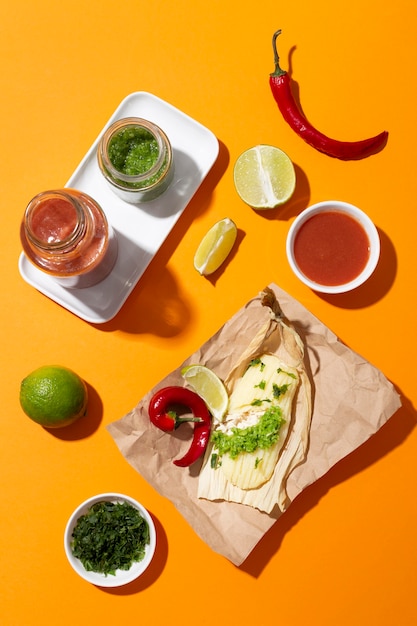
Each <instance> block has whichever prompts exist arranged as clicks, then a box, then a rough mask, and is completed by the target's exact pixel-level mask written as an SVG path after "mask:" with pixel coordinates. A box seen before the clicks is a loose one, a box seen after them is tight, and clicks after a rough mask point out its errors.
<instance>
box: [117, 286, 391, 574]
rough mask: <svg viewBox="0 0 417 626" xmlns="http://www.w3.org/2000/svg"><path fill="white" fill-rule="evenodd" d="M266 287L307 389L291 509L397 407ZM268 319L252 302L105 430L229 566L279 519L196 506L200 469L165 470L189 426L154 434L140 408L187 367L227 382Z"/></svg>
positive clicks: (320, 327) (314, 323)
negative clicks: (288, 330) (200, 367)
mask: <svg viewBox="0 0 417 626" xmlns="http://www.w3.org/2000/svg"><path fill="white" fill-rule="evenodd" d="M269 286H270V287H271V289H273V291H274V292H275V294H276V296H277V299H278V301H279V303H280V306H281V309H282V311H283V313H284V315H285V316H286V317H287V318H288V319H289V320H290V321H291V322H292V323H293V324H294V326H295V327H296V330H297V332H298V333H299V334H300V336H301V337H302V338H303V339H304V341H305V344H306V348H307V365H308V366H309V368H310V374H311V381H312V386H313V416H312V422H311V431H310V443H309V450H308V454H307V458H306V460H305V461H304V463H302V464H301V465H299V466H298V467H296V468H295V469H294V470H293V472H292V473H291V474H290V476H289V478H288V481H287V493H288V496H289V499H290V501H292V500H294V498H295V497H296V496H298V495H299V494H300V493H301V492H302V491H303V489H305V488H306V487H307V486H308V485H310V484H312V483H313V482H314V481H316V480H318V479H319V478H320V477H321V476H323V475H324V474H325V473H326V472H327V471H328V470H329V469H330V468H331V467H332V466H333V465H334V464H335V463H337V462H338V461H340V460H341V459H342V458H344V457H345V456H347V455H348V454H350V453H351V452H352V451H353V450H355V449H356V448H357V447H359V446H360V445H362V444H363V443H364V442H365V441H366V440H367V439H368V438H369V437H370V436H371V435H373V434H374V433H375V432H377V431H378V429H379V428H381V426H383V424H384V423H385V422H386V421H387V420H388V419H389V418H390V417H391V416H392V415H393V414H394V413H395V411H396V410H397V409H398V408H399V407H400V406H401V400H400V397H399V395H398V394H397V392H396V391H395V390H394V388H393V386H392V384H391V383H390V382H389V381H388V380H387V379H386V378H385V376H384V375H383V374H382V373H381V372H380V371H379V370H378V369H376V368H375V367H374V366H372V365H371V364H370V363H368V362H367V361H366V360H365V359H363V358H362V357H361V356H360V355H358V354H357V353H355V352H353V351H352V350H350V349H349V348H348V347H347V346H346V345H344V344H343V343H341V342H340V341H339V339H338V338H337V337H336V336H335V335H334V333H333V332H332V331H331V330H329V329H328V328H327V327H326V326H325V325H324V324H322V323H321V322H320V321H319V320H318V319H317V318H316V317H314V316H313V315H312V314H311V313H310V312H309V311H308V310H307V309H306V308H305V307H304V306H303V305H302V304H300V303H299V302H297V301H296V300H294V299H293V298H292V297H290V296H289V295H288V294H287V293H285V292H284V291H283V290H282V289H280V288H279V287H278V286H277V285H275V284H271V285H269ZM268 316H269V311H268V310H267V308H265V307H263V306H261V304H260V297H259V295H257V296H255V297H254V298H253V299H252V300H250V301H249V302H248V303H247V304H246V305H245V306H244V307H242V308H241V309H240V310H239V311H238V312H237V313H236V314H235V315H234V316H233V317H232V318H231V319H230V320H229V321H228V322H226V323H225V324H224V326H222V327H221V328H220V329H219V330H218V332H217V333H216V334H215V335H213V337H211V338H210V339H209V340H208V341H207V342H206V343H205V344H204V345H202V346H201V347H200V349H199V350H197V352H195V353H194V354H192V355H190V356H189V357H188V358H187V359H186V361H184V362H183V363H181V364H180V365H179V367H178V369H176V370H175V371H173V372H171V374H169V375H168V376H167V377H166V378H165V379H164V380H162V381H160V382H159V383H158V384H157V385H156V386H155V387H154V388H153V389H152V390H150V391H149V392H148V393H147V394H146V396H145V397H144V398H142V400H141V401H140V402H139V403H138V404H137V406H136V407H135V408H134V409H133V410H132V411H130V412H129V413H128V414H127V415H125V416H124V417H123V418H122V419H120V420H118V421H116V422H113V423H111V424H109V425H108V427H107V429H108V431H109V433H110V434H111V436H112V437H113V439H114V441H115V443H116V445H117V446H118V448H119V450H120V452H121V453H122V454H123V456H124V457H125V458H126V460H127V461H128V462H129V463H130V464H131V465H132V466H133V467H134V468H135V469H136V470H137V471H138V472H139V473H140V474H141V475H142V476H143V477H144V478H145V479H146V480H147V481H148V482H149V483H150V484H151V485H152V486H153V487H154V488H155V489H156V490H157V491H158V492H159V493H160V494H161V495H162V496H165V497H166V498H168V499H169V500H170V501H171V502H172V503H173V504H174V506H175V507H176V508H177V509H178V511H179V512H180V513H181V514H182V515H183V517H184V518H185V519H186V520H187V521H188V523H189V524H190V526H191V527H192V528H193V529H194V531H195V532H196V533H197V534H198V535H199V536H200V537H201V538H202V539H203V540H204V541H205V542H206V543H207V544H208V545H209V546H210V547H211V548H212V549H213V550H214V551H216V552H218V553H220V554H222V555H223V556H224V557H226V558H227V559H229V560H230V561H231V562H232V563H234V564H235V565H240V564H241V563H243V561H244V560H245V559H246V558H247V556H248V555H249V554H250V552H251V551H252V550H253V548H254V547H255V546H256V544H257V543H258V542H259V541H260V539H261V538H262V537H263V535H264V534H265V533H266V532H267V530H268V529H269V528H270V527H271V526H272V525H273V524H274V523H275V521H276V520H277V519H278V517H279V516H280V515H282V513H281V511H279V510H278V508H277V509H276V510H275V509H274V510H273V511H272V513H271V514H269V515H268V514H266V513H262V512H260V511H259V510H258V509H254V508H252V507H249V506H244V505H241V504H236V503H232V502H209V501H206V500H202V499H198V498H197V495H196V494H197V485H198V473H199V470H200V467H201V463H200V462H198V463H195V464H194V465H193V466H191V467H190V468H188V469H187V468H186V469H184V468H179V467H177V466H175V465H174V464H173V463H172V462H171V461H172V460H173V459H174V458H179V457H180V456H182V454H183V453H184V452H185V451H186V449H187V446H188V445H189V443H190V437H191V430H189V429H188V425H182V426H181V428H179V429H178V430H177V431H175V433H174V434H171V433H164V432H162V431H160V430H158V429H157V428H155V427H154V426H152V425H151V424H150V422H149V417H148V413H147V407H148V403H149V400H150V398H151V397H152V395H153V394H154V393H155V391H157V390H158V389H160V388H162V387H165V386H167V385H176V384H179V385H183V384H184V381H183V378H182V377H181V373H180V371H181V368H182V367H184V365H187V364H189V363H201V364H204V365H206V366H207V367H210V368H211V369H213V370H214V371H215V372H216V373H217V375H218V376H219V377H220V378H222V379H224V378H226V376H227V374H228V372H229V371H230V370H231V369H232V367H233V365H234V363H235V361H236V359H237V358H238V356H239V355H240V353H241V352H243V351H244V350H245V348H246V346H247V345H248V343H250V340H251V338H252V337H253V335H254V334H255V333H256V332H257V330H259V328H260V327H261V326H262V325H263V324H264V323H265V321H266V320H267V319H268ZM191 428H192V427H191V426H190V429H191Z"/></svg>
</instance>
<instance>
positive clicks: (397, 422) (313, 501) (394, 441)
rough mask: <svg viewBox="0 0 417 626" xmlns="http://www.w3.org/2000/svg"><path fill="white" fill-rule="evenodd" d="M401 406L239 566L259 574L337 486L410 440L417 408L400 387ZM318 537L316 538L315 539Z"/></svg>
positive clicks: (308, 491)
mask: <svg viewBox="0 0 417 626" xmlns="http://www.w3.org/2000/svg"><path fill="white" fill-rule="evenodd" d="M397 392H398V393H400V395H401V399H402V403H403V404H402V407H401V408H400V409H399V410H398V411H397V412H396V413H395V414H394V415H393V416H392V417H391V419H389V420H388V422H387V423H386V424H385V425H384V426H383V427H382V428H381V429H380V430H379V431H378V432H377V433H376V434H375V435H373V436H372V437H371V438H370V439H368V441H366V442H365V443H364V444H363V445H362V446H360V447H359V448H358V449H357V450H355V451H354V452H352V453H351V454H349V455H348V456H347V457H345V458H344V459H342V460H341V461H339V463H337V464H336V465H335V466H334V467H333V468H331V469H330V470H329V471H328V472H327V474H325V475H324V476H323V477H322V478H320V479H319V480H317V481H316V482H315V483H313V484H312V485H310V486H309V487H307V488H306V489H305V490H304V491H303V492H302V493H301V494H300V495H299V496H298V497H297V498H296V499H295V500H294V501H293V502H292V503H291V506H290V507H289V508H288V510H287V511H286V512H285V513H284V514H283V515H282V516H281V517H280V518H279V519H278V520H277V522H276V523H275V524H274V526H272V528H271V529H270V530H269V531H268V533H267V534H266V535H265V536H264V537H263V538H262V539H261V541H260V542H259V544H258V545H257V546H256V548H255V549H254V550H253V551H252V553H251V554H250V555H249V556H248V558H247V559H246V561H245V562H244V563H243V564H242V565H241V566H240V568H239V569H241V570H243V571H245V572H247V573H248V574H250V575H251V576H254V577H258V576H259V575H260V574H261V572H262V570H263V569H264V568H265V567H266V565H267V563H268V561H269V560H270V559H271V558H272V556H273V555H274V554H275V553H276V552H277V551H278V550H279V548H280V546H281V544H282V542H283V540H284V537H285V535H286V534H287V533H288V532H289V531H290V530H291V528H292V527H293V526H296V525H297V523H298V522H299V521H300V520H301V519H302V518H303V517H304V516H305V515H306V514H307V513H308V512H309V511H310V510H311V509H313V508H314V507H315V506H317V504H318V503H319V502H320V500H321V499H322V498H323V497H324V496H325V495H326V493H328V492H329V491H330V490H331V489H332V488H333V487H335V486H336V485H338V484H340V483H343V482H344V481H346V480H348V479H349V478H351V477H352V476H355V475H356V474H359V473H360V472H362V471H363V470H365V469H366V468H367V467H370V466H371V465H373V464H374V463H376V462H377V461H378V460H379V459H381V458H383V457H384V456H385V455H386V454H388V453H389V452H390V451H391V450H393V449H394V448H396V447H398V446H399V445H401V443H402V442H403V441H405V440H406V439H407V437H408V436H409V435H410V433H411V432H412V430H413V429H414V428H415V426H416V424H417V411H416V410H415V409H414V407H413V406H412V403H411V401H410V400H408V398H405V397H404V396H403V395H402V394H401V392H400V390H399V389H397ZM316 539H317V538H314V541H316Z"/></svg>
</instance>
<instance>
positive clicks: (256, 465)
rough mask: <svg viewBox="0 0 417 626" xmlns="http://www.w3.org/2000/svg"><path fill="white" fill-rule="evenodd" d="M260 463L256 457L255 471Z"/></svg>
mask: <svg viewBox="0 0 417 626" xmlns="http://www.w3.org/2000/svg"><path fill="white" fill-rule="evenodd" d="M261 461H262V459H259V458H258V457H256V459H255V469H256V468H257V467H258V465H259V463H260V462H261Z"/></svg>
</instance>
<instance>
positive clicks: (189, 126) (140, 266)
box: [19, 91, 219, 324]
mask: <svg viewBox="0 0 417 626" xmlns="http://www.w3.org/2000/svg"><path fill="white" fill-rule="evenodd" d="M123 117H142V118H144V119H148V120H150V121H152V122H155V124H157V125H158V126H160V127H161V128H162V129H163V130H164V131H165V133H166V134H167V136H168V137H169V140H170V142H171V145H172V149H173V154H174V164H175V166H174V167H175V170H174V178H173V181H172V183H171V186H170V187H169V189H168V190H167V191H166V192H165V193H164V194H162V195H161V196H160V197H159V198H156V199H155V200H152V201H150V202H144V203H142V204H140V205H133V204H128V203H127V202H124V201H123V200H121V199H120V198H118V197H117V196H116V195H115V194H114V193H113V192H112V191H111V189H110V188H109V186H108V184H107V183H106V181H105V180H104V178H103V176H102V174H101V172H100V170H99V168H98V165H97V159H96V151H97V145H98V142H99V140H100V137H101V136H102V134H103V132H104V131H105V130H106V128H107V127H108V126H109V125H110V124H112V123H113V122H114V121H115V120H117V119H121V118H123ZM218 152H219V143H218V141H217V138H216V137H215V135H214V134H213V133H212V132H211V131H210V130H208V129H207V128H205V127H204V126H202V125H201V124H200V123H199V122H196V121H195V120H193V119H192V118H190V117H189V116H188V115H186V114H185V113H183V112H182V111H180V110H179V109H176V108H175V107H173V106H172V105H170V104H168V103H167V102H165V101H164V100H161V99H160V98H158V97H156V96H154V95H152V94H150V93H146V92H143V91H139V92H135V93H132V94H130V95H129V96H127V97H126V98H125V99H124V100H123V101H122V102H121V104H120V105H119V107H118V108H117V109H116V111H115V112H114V114H113V115H112V117H111V118H110V119H109V121H108V123H107V124H106V125H105V127H104V128H103V130H102V131H101V133H100V135H99V136H98V137H97V139H96V141H95V142H94V143H93V145H92V146H91V148H90V149H89V151H88V152H87V154H86V155H85V156H84V158H83V159H82V161H81V163H80V164H79V166H78V167H77V169H76V170H75V172H74V173H73V174H72V176H71V178H70V179H69V181H68V182H67V184H66V185H65V186H66V187H72V188H75V189H79V190H81V191H85V192H86V193H88V194H89V195H90V196H92V197H93V198H94V200H96V201H97V202H98V203H99V204H100V206H101V207H102V209H103V210H104V212H105V213H106V216H107V219H108V220H109V222H110V224H111V225H112V227H113V229H114V230H115V232H116V235H117V238H118V244H119V253H118V258H117V261H116V264H115V267H114V269H113V271H112V272H111V274H110V275H109V276H107V278H105V279H104V280H103V281H102V282H100V283H98V284H97V285H94V286H93V287H89V288H86V289H67V288H65V287H62V286H60V285H58V284H57V283H56V282H55V281H54V280H53V278H51V277H50V276H48V275H47V274H45V273H44V272H42V271H41V270H38V269H37V268H36V267H35V266H34V265H33V264H32V263H30V261H28V259H27V258H26V256H25V255H24V254H23V252H22V253H21V255H20V258H19V271H20V273H21V275H22V277H23V279H24V280H25V281H26V282H27V283H29V284H30V285H32V286H33V287H35V288H36V289H37V290H38V291H40V292H41V293H43V294H44V295H46V296H48V297H49V298H51V299H52V300H54V301H55V302H57V303H58V304H60V305H61V306H63V307H65V308H66V309H68V310H69V311H71V312H72V313H74V314H75V315H78V316H79V317H81V318H82V319H84V320H86V321H87V322H91V323H96V324H101V323H104V322H107V321H109V320H110V319H112V318H113V317H114V316H115V315H116V314H117V313H118V312H119V311H120V309H121V307H122V306H123V304H124V303H125V301H126V299H127V298H128V296H129V294H130V293H131V291H132V290H133V288H134V287H135V286H136V284H137V283H138V281H139V279H140V277H141V276H142V275H143V273H144V271H145V270H146V268H147V267H148V265H149V263H150V261H151V260H152V258H153V256H154V255H155V254H156V252H157V251H158V250H159V248H160V246H161V245H162V243H163V242H164V241H165V239H166V237H167V236H168V234H169V233H170V231H171V229H172V228H173V226H174V224H175V223H176V222H177V220H178V219H179V217H180V216H181V214H182V213H183V211H184V209H185V207H186V206H187V204H188V203H189V202H190V200H191V198H192V197H193V195H194V194H195V192H196V191H197V189H198V188H199V186H200V185H201V183H202V182H203V180H204V178H205V177H206V176H207V174H208V172H209V171H210V169H211V167H212V166H213V164H214V162H215V161H216V159H217V156H218Z"/></svg>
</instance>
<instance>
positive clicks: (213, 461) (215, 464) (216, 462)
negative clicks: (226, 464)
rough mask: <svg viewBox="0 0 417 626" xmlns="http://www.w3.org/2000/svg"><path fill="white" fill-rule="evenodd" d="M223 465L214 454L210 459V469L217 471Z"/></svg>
mask: <svg viewBox="0 0 417 626" xmlns="http://www.w3.org/2000/svg"><path fill="white" fill-rule="evenodd" d="M219 465H221V463H219V455H218V454H215V453H213V454H212V455H211V457H210V467H211V469H216V468H217V467H218V466H219Z"/></svg>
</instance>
